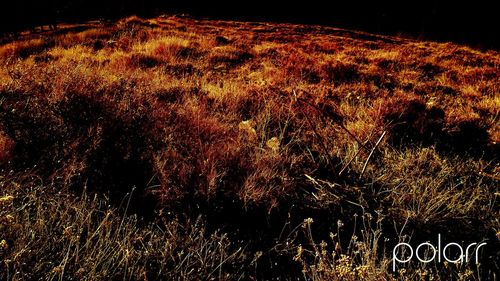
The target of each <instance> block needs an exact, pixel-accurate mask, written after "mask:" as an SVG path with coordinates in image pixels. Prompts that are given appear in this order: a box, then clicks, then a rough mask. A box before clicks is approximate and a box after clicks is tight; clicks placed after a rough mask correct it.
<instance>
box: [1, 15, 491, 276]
mask: <svg viewBox="0 0 500 281" xmlns="http://www.w3.org/2000/svg"><path fill="white" fill-rule="evenodd" d="M499 76H500V54H499V53H498V52H495V51H488V52H480V51H477V50H474V49H470V48H467V47H464V46H460V45H456V44H452V43H434V42H424V41H414V40H408V39H402V38H396V37H388V36H380V35H374V34H369V33H364V32H356V31H351V30H344V29H336V28H329V27H320V26H312V25H309V26H307V25H292V24H272V23H248V22H247V23H243V22H232V21H208V20H197V19H194V18H189V17H167V16H165V17H159V18H153V19H148V20H146V19H141V18H137V17H130V18H126V19H123V20H120V21H118V22H116V23H101V22H90V23H84V24H72V25H69V24H67V25H64V24H63V25H60V26H59V29H58V30H52V31H44V32H40V33H36V34H33V33H29V32H26V33H24V34H23V35H22V36H21V37H20V38H18V39H16V40H15V41H12V42H10V43H5V44H3V45H0V165H1V166H0V167H1V168H2V170H1V173H0V186H1V188H0V261H1V263H0V279H2V280H3V279H14V280H32V279H36V278H41V279H49V278H61V279H80V278H83V277H86V278H88V279H91V280H104V279H118V278H123V279H131V280H139V279H140V280H142V279H144V280H154V279H157V278H158V277H161V278H162V279H167V280H168V279H172V278H173V279H183V280H209V279H210V280H213V279H217V280H235V279H239V280H261V279H263V280H264V279H265V280H269V279H271V278H281V279H283V280H287V279H291V278H305V279H306V280H360V279H363V280H389V279H395V280H399V279H401V280H408V279H409V280H414V279H419V278H430V277H433V278H435V279H439V278H443V279H446V280H449V278H452V279H457V280H458V279H461V280H470V279H477V280H479V279H480V278H481V280H485V279H488V278H494V274H496V273H495V272H498V270H499V266H500V246H499V245H500V242H499V239H500V220H499V217H500V208H499V204H498V200H500V198H499V197H500V190H499V182H498V181H499V178H500V169H499V162H498V152H499V142H500V126H499V120H498V118H499V111H500V95H499V92H500V83H499V78H500V77H499ZM438 234H441V235H443V236H446V239H447V242H457V243H458V242H459V243H461V244H470V243H472V242H479V241H487V243H488V247H487V248H485V249H484V251H482V252H481V253H480V254H481V256H480V258H481V260H482V262H481V264H480V265H477V264H474V263H465V264H453V263H450V264H440V263H431V264H424V263H418V262H409V263H407V264H401V265H398V270H397V272H392V270H391V269H392V264H391V262H392V260H391V258H392V256H391V254H392V249H393V247H394V246H395V245H396V244H398V243H399V242H408V243H410V244H412V245H418V244H420V243H422V242H425V241H432V242H433V243H434V242H436V239H437V236H438ZM281 279H280V280H281Z"/></svg>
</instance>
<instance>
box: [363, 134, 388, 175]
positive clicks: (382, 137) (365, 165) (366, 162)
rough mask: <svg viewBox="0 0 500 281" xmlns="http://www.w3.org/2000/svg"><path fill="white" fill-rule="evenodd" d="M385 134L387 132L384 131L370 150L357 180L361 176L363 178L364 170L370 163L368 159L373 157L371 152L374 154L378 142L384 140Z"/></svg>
mask: <svg viewBox="0 0 500 281" xmlns="http://www.w3.org/2000/svg"><path fill="white" fill-rule="evenodd" d="M386 133H387V131H384V132H383V133H382V135H381V136H380V138H379V139H378V141H377V143H375V145H374V146H373V148H372V150H371V151H370V154H369V155H368V158H366V161H365V164H364V165H363V170H362V171H361V174H360V175H359V178H361V176H363V174H364V172H365V170H366V167H367V166H368V162H370V158H371V157H372V155H373V152H375V149H377V146H378V145H379V144H380V142H381V141H382V139H384V137H385V134H386Z"/></svg>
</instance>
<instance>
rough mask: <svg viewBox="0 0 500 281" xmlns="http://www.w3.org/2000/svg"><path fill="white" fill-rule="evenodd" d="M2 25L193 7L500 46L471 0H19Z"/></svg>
mask: <svg viewBox="0 0 500 281" xmlns="http://www.w3.org/2000/svg"><path fill="white" fill-rule="evenodd" d="M0 9H1V10H0V16H1V18H0V30H12V29H16V28H26V27H28V26H30V25H33V24H39V23H45V22H49V21H52V20H53V19H57V20H60V21H79V20H87V19H92V18H99V17H104V18H116V17H120V16H123V15H128V14H138V15H143V16H153V15H156V14H162V13H188V14H192V15H198V16H203V17H209V18H226V19H242V20H263V21H281V22H297V23H314V24H325V25H333V26H339V27H346V28H354V29H360V30H366V31H371V32H377V33H389V34H405V35H409V36H413V37H421V38H428V39H434V40H451V41H456V42H462V43H468V44H471V45H474V46H478V47H490V48H492V47H493V48H498V47H499V46H500V44H499V39H500V38H499V37H500V36H499V32H498V26H500V23H499V18H500V17H499V16H498V15H497V9H495V7H494V5H493V2H487V1H483V0H478V1H470V2H469V3H464V2H462V1H460V2H459V1H454V2H452V3H450V2H449V1H428V0H423V1H399V2H393V1H369V2H368V1H355V0H353V1H319V0H306V1H301V2H294V3H292V2H291V1H284V0H274V1H273V0H267V1H265V0H253V1H231V2H230V1H227V0H226V1H224V0H215V1H204V2H201V3H200V2H198V1H189V0H187V1H169V0H126V1H118V0H111V1H106V0H100V1H98V0H51V1H33V0H17V1H12V2H9V4H2V5H1V8H0Z"/></svg>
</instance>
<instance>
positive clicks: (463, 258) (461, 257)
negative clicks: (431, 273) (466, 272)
mask: <svg viewBox="0 0 500 281" xmlns="http://www.w3.org/2000/svg"><path fill="white" fill-rule="evenodd" d="M484 245H486V243H480V244H478V243H471V244H469V245H468V246H467V248H465V251H464V248H462V246H460V244H458V243H454V242H452V243H448V244H446V245H445V246H444V247H441V234H438V245H437V248H436V247H434V245H432V244H431V243H429V242H424V243H422V244H420V245H418V246H417V248H416V249H415V250H413V247H412V246H411V245H410V244H408V243H399V244H397V245H396V246H394V249H393V250H392V271H396V262H398V263H407V262H410V261H411V259H412V258H413V256H414V255H415V256H416V257H417V259H418V260H419V261H420V262H422V263H429V262H432V261H434V260H435V259H436V257H437V262H438V263H441V261H442V259H443V258H444V260H445V261H447V262H450V263H463V262H469V261H470V260H471V257H473V256H475V263H476V264H477V263H478V262H479V249H480V248H481V247H482V246H484ZM405 249H406V250H407V251H409V255H408V256H406V258H404V259H403V257H401V256H400V257H399V258H398V253H404V251H405ZM449 249H453V250H454V251H456V252H457V253H458V257H457V258H455V259H452V258H451V257H449V256H448V254H447V250H449ZM425 250H427V251H429V252H430V253H431V255H430V256H424V255H423V253H425ZM474 253H475V254H474Z"/></svg>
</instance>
